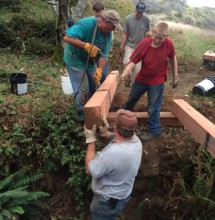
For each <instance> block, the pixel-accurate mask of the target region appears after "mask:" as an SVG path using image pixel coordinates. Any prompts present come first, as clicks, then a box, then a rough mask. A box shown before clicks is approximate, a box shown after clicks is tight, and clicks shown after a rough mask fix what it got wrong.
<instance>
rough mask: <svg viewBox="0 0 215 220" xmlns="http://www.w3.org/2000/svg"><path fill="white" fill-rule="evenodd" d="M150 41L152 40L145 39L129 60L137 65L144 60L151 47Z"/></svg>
mask: <svg viewBox="0 0 215 220" xmlns="http://www.w3.org/2000/svg"><path fill="white" fill-rule="evenodd" d="M149 40H150V38H145V39H143V40H142V41H141V42H140V43H139V44H138V45H137V47H136V48H135V50H134V52H133V53H132V54H131V56H130V58H129V59H130V61H132V62H133V63H135V64H137V63H139V62H140V61H141V60H142V59H143V58H144V55H145V53H146V50H147V48H148V45H150V44H149V43H150V42H149Z"/></svg>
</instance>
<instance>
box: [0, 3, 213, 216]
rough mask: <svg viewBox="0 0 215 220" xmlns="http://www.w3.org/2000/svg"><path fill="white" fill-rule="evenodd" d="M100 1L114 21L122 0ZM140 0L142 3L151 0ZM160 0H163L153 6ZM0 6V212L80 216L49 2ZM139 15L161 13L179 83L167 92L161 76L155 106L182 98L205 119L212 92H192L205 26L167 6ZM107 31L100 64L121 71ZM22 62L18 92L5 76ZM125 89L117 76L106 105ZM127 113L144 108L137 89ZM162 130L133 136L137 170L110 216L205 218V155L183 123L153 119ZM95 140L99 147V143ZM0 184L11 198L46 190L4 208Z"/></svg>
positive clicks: (81, 202)
mask: <svg viewBox="0 0 215 220" xmlns="http://www.w3.org/2000/svg"><path fill="white" fill-rule="evenodd" d="M15 2H16V4H15ZM103 2H104V3H105V5H106V8H108V9H111V8H114V9H117V10H118V11H119V13H120V16H121V23H123V20H124V18H125V16H126V15H127V14H129V13H131V12H133V11H134V7H133V5H132V3H131V2H130V1H128V0H118V1H113V0H109V1H103ZM150 2H151V6H152V5H153V4H152V3H154V2H157V1H150ZM165 2H167V1H165ZM168 2H169V3H170V2H175V1H168ZM166 4H167V3H166ZM163 5H165V4H164V1H163V4H160V7H161V6H162V7H163ZM0 6H1V7H0V12H1V13H0V38H1V41H0V57H1V59H0V79H1V84H0V153H1V157H0V165H1V168H0V195H1V196H0V204H1V207H0V218H1V215H3V214H5V213H6V214H8V212H7V210H9V211H11V210H12V211H13V210H15V211H16V212H15V214H14V213H13V214H14V215H13V217H14V218H16V219H18V216H20V218H19V219H21V220H22V219H23V220H25V219H40V220H50V219H52V220H89V219H90V217H89V204H90V201H91V199H92V191H91V190H90V187H89V186H90V178H89V177H88V176H87V175H86V173H85V168H84V160H85V150H86V144H85V138H84V134H83V127H82V125H80V124H79V122H78V118H77V115H76V109H75V108H74V105H73V103H74V99H73V95H66V94H64V93H63V91H62V86H61V77H60V76H61V72H60V71H59V67H58V66H56V65H55V64H54V63H53V54H54V51H55V49H56V48H55V43H56V33H55V17H54V15H53V12H52V9H51V7H50V5H48V4H46V2H45V1H43V0H37V1H36V2H35V1H33V0H16V1H14V0H7V1H1V3H0ZM156 7H157V6H156ZM166 8H167V7H166ZM188 9H189V8H187V9H186V10H188ZM156 10H157V9H156ZM189 10H191V9H189ZM170 12H171V13H170ZM205 13H206V11H205ZM91 14H92V1H88V3H87V8H86V12H85V15H86V16H88V15H91ZM148 14H149V16H150V18H151V20H152V23H155V22H157V21H159V20H161V19H162V20H166V21H167V22H168V23H169V26H170V38H171V39H172V40H173V42H174V44H175V47H176V52H177V57H178V66H179V77H180V84H179V87H178V88H177V89H175V90H173V89H172V88H171V86H170V84H169V83H170V82H171V75H169V76H168V82H167V83H166V84H165V93H164V98H163V105H162V111H171V105H172V100H173V99H184V100H185V101H186V102H188V103H189V104H190V105H191V106H193V107H194V108H195V109H196V110H198V111H199V112H200V113H201V114H202V115H204V116H205V117H206V118H208V119H209V120H210V121H211V122H212V123H215V95H211V96H197V95H194V94H193V93H192V88H193V87H194V86H195V85H196V84H197V83H199V82H200V81H202V80H203V79H205V78H206V77H207V76H213V75H215V72H214V68H211V69H210V68H205V66H203V65H202V61H203V60H202V57H203V54H204V53H205V51H207V50H214V49H215V43H214V42H215V33H214V31H212V30H210V31H209V30H204V29H200V28H198V27H193V26H190V25H185V24H182V23H179V20H180V19H182V18H181V17H179V16H178V14H177V13H176V12H175V11H172V10H171V11H169V12H168V13H167V12H165V13H164V12H163V11H156V13H155V12H153V13H151V12H150V11H148ZM168 14H169V16H170V15H171V16H170V17H168ZM203 17H206V15H204V16H203ZM174 21H177V23H176V22H174ZM115 34H116V38H115V40H114V50H113V51H114V53H113V57H112V59H111V60H110V62H109V71H112V70H116V69H117V70H119V72H120V73H121V72H122V70H123V64H122V59H121V57H120V56H119V52H118V46H119V43H120V36H121V33H120V32H116V33H115ZM61 59H62V57H61ZM22 68H24V70H23V71H22V72H23V73H26V74H27V76H28V85H27V94H25V95H16V94H14V93H12V90H11V82H10V74H11V73H17V72H18V71H19V70H20V69H22ZM128 93H129V88H127V87H125V86H124V84H123V83H120V84H119V86H118V89H117V92H116V95H115V98H114V101H113V103H112V106H111V111H116V110H117V109H119V108H120V107H121V106H122V105H123V104H124V103H125V102H126V100H127V97H128ZM136 111H146V97H145V96H144V97H143V98H142V99H141V100H140V102H139V103H138V105H137V106H136ZM112 126H113V125H112V124H111V127H112ZM145 129H146V127H145V126H144V125H143V124H139V126H138V130H137V134H138V135H142V134H143V133H144V132H145ZM162 132H163V133H162V136H161V137H160V138H158V139H156V140H152V141H149V142H148V143H144V144H143V159H142V163H141V169H140V171H139V173H138V176H137V181H136V183H135V187H134V191H133V192H132V197H131V200H130V202H129V204H128V206H127V207H126V209H125V210H124V211H123V213H122V214H121V215H120V217H119V220H145V219H148V220H159V219H161V220H170V219H175V220H187V219H190V220H191V219H202V220H209V219H215V213H214V202H215V179H214V173H215V170H214V169H215V168H214V164H215V160H214V159H213V158H211V156H210V155H209V154H208V153H207V152H206V151H205V148H204V147H203V146H200V144H199V143H198V142H197V141H196V140H195V138H194V137H193V136H192V135H191V134H190V133H189V132H188V131H187V130H186V129H185V128H184V127H163V128H162ZM97 147H98V149H102V147H103V146H102V144H101V143H99V144H98V146H97ZM20 170H21V171H26V172H27V173H28V174H29V175H30V176H31V178H29V176H25V175H24V174H23V173H21V174H22V175H21V178H20V179H18V180H19V182H18V183H17V182H16V181H17V179H14V176H13V175H14V173H15V172H16V171H20ZM34 174H35V175H37V176H36V177H35V176H34ZM7 177H9V178H8V179H7ZM24 177H25V178H24ZM39 177H40V178H39ZM29 179H31V180H32V181H30V182H29ZM12 180H13V181H12ZM10 181H11V182H10ZM23 183H24V187H23V188H21V187H20V188H19V189H18V191H15V192H16V193H14V194H13V193H10V191H8V190H9V189H10V187H11V185H14V186H17V187H19V186H20V184H23ZM27 183H29V184H27ZM22 186H23V185H22ZM2 188H5V189H6V193H7V194H6V195H8V199H11V198H10V197H9V196H11V195H12V203H11V204H16V203H18V202H20V197H21V196H22V195H26V192H23V189H24V188H25V189H28V190H29V191H30V190H31V191H42V192H47V193H49V197H44V198H42V199H41V198H38V199H37V201H36V202H35V201H34V202H35V203H33V204H32V203H30V202H28V201H30V199H32V197H33V195H32V196H31V197H28V199H29V200H26V198H25V197H24V200H23V201H24V205H23V203H21V205H20V206H19V207H17V206H13V209H12V208H11V209H9V208H8V206H7V202H5V200H4V196H3V194H2V192H3V190H2ZM8 192H9V193H8ZM22 198H23V197H22ZM23 201H22V202H23ZM38 201H40V202H41V201H43V202H45V203H38ZM35 204H38V205H40V207H37V208H36V211H37V212H35V213H36V215H37V217H34V218H32V216H31V215H30V214H32V213H33V211H32V212H31V213H30V214H29V212H27V211H26V210H34V211H35V209H32V208H35V206H34V205H35ZM47 205H48V206H49V207H48V206H47ZM5 210H6V211H5ZM23 210H24V211H25V213H22V211H23ZM8 215H9V214H8ZM15 216H16V217H15ZM11 218H12V217H11ZM11 218H10V219H11Z"/></svg>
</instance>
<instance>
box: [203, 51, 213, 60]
mask: <svg viewBox="0 0 215 220" xmlns="http://www.w3.org/2000/svg"><path fill="white" fill-rule="evenodd" d="M203 59H204V60H212V61H215V51H210V50H209V51H207V52H206V53H205V54H204V55H203Z"/></svg>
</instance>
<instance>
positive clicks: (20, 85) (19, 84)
mask: <svg viewBox="0 0 215 220" xmlns="http://www.w3.org/2000/svg"><path fill="white" fill-rule="evenodd" d="M27 82H28V77H27V75H26V74H25V73H18V74H17V73H11V74H10V84H11V92H12V93H14V94H17V95H24V94H26V93H27Z"/></svg>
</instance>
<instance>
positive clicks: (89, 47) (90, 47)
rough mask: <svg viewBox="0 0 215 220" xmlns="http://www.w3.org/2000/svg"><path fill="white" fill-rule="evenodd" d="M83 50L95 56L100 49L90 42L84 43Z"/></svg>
mask: <svg viewBox="0 0 215 220" xmlns="http://www.w3.org/2000/svg"><path fill="white" fill-rule="evenodd" d="M84 50H85V51H87V53H88V54H89V56H90V57H96V55H97V54H98V52H99V51H100V49H99V48H98V47H96V46H94V45H92V44H90V43H86V44H85V45H84Z"/></svg>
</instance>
